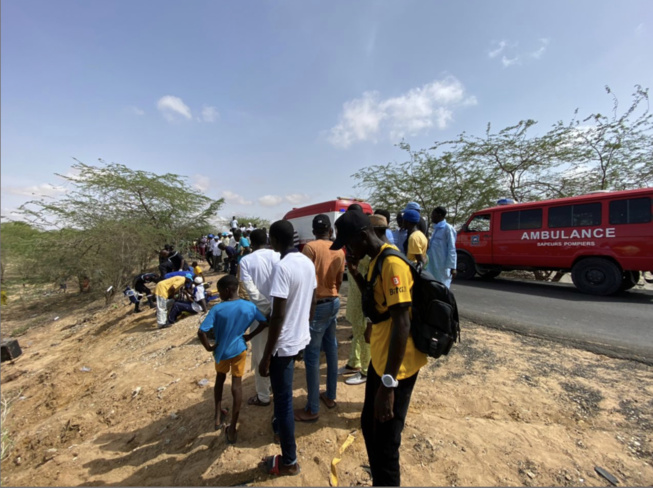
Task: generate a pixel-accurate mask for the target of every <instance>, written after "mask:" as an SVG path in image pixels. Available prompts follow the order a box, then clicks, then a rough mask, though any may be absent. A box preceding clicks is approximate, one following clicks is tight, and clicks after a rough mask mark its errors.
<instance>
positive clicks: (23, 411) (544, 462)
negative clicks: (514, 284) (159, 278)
mask: <svg viewBox="0 0 653 488" xmlns="http://www.w3.org/2000/svg"><path fill="white" fill-rule="evenodd" d="M214 281H215V279H214ZM344 291H345V292H346V289H345V290H344ZM46 300H48V301H47V302H46V303H42V304H40V305H39V306H38V307H37V308H35V305H34V304H31V305H30V304H25V303H23V302H16V301H14V303H10V305H9V306H8V307H7V308H3V316H2V319H3V320H2V332H3V334H6V333H7V331H11V330H13V329H15V328H16V327H19V326H20V325H22V324H24V323H25V321H26V320H30V321H32V322H34V321H39V323H41V324H42V325H41V326H37V327H33V328H31V329H30V330H29V331H28V332H27V334H25V335H24V336H21V337H20V343H21V345H22V346H23V347H24V354H23V356H22V357H21V358H19V359H18V360H16V361H14V362H13V363H3V364H2V369H1V373H2V375H1V380H2V397H3V399H8V400H12V399H13V400H14V401H13V403H12V409H11V411H10V413H9V415H8V418H7V420H6V422H5V425H3V428H8V429H9V431H10V436H11V438H12V440H13V449H12V450H11V452H10V454H9V456H8V457H7V458H6V459H5V460H4V461H3V462H2V475H1V476H2V477H1V481H2V484H3V485H31V486H37V485H59V486H61V485H142V486H144V485H168V486H170V485H214V486H215V485H237V484H245V483H251V484H256V485H270V486H288V485H290V486H320V485H328V484H329V471H330V463H331V460H332V458H333V457H334V456H335V455H336V453H337V451H338V448H339V446H340V445H341V444H342V443H343V442H344V441H345V439H346V438H347V435H348V434H349V433H350V432H352V431H354V430H356V429H358V428H359V418H360V411H361V407H362V400H363V390H364V387H363V386H359V387H352V386H347V385H345V384H344V383H342V382H340V383H339V385H338V407H337V408H336V409H334V410H333V411H331V410H330V411H325V409H323V411H322V412H321V418H320V420H319V421H318V422H317V423H315V424H298V425H297V442H298V448H299V453H300V463H301V467H302V473H301V474H300V475H299V476H298V477H295V478H282V479H271V478H269V477H267V476H266V475H263V474H260V473H259V471H258V470H257V469H256V465H257V462H258V460H259V459H260V458H261V457H262V456H264V455H269V454H274V453H277V452H278V447H277V446H275V445H274V444H272V442H271V441H272V439H271V431H270V426H269V422H270V418H271V414H272V410H271V407H267V408H261V407H253V406H247V405H244V406H243V410H242V412H241V422H240V426H239V438H238V443H237V444H236V445H235V446H228V445H227V444H226V442H225V440H224V435H223V433H221V432H214V431H212V428H211V427H212V421H211V416H212V408H213V407H212V401H213V400H212V388H211V387H212V385H213V376H214V369H213V365H212V357H211V356H210V355H209V353H207V352H205V351H204V349H203V348H202V346H201V345H200V344H199V342H198V341H197V339H196V335H195V333H196V327H197V319H196V318H186V319H184V320H182V321H180V322H179V323H178V324H176V325H175V326H174V327H172V328H171V329H167V330H163V331H158V330H156V329H155V318H154V311H150V310H148V311H146V312H144V313H141V314H138V315H134V314H132V312H131V308H130V307H128V306H125V305H123V304H119V305H118V306H116V307H112V308H109V309H102V308H100V307H99V305H98V304H87V305H85V306H83V307H81V306H80V303H79V298H75V297H73V296H67V297H51V298H48V299H46ZM343 303H346V300H343ZM343 308H344V307H343ZM34 313H38V314H39V315H38V316H37V317H32V316H31V315H33V314H34ZM54 316H60V317H61V318H60V319H59V320H57V321H53V317H54ZM16 317H25V319H24V320H17V319H16ZM349 335H350V328H349V327H348V325H347V323H346V322H345V321H344V319H340V322H339V324H338V337H339V340H340V345H341V347H340V349H339V357H340V363H341V365H343V364H344V363H345V361H346V358H347V355H348V352H349V346H350V342H349V340H348V337H349ZM83 367H86V368H90V371H88V372H82V371H81V368H83ZM322 372H323V374H324V373H325V369H324V368H323V370H322ZM204 378H206V379H208V380H209V382H210V383H209V386H208V387H202V386H199V384H198V382H199V381H200V380H202V379H204ZM322 381H323V382H324V379H323V380H322ZM244 389H245V391H244V398H245V399H246V398H247V397H249V396H250V395H251V394H253V391H254V385H253V373H252V372H248V373H247V375H246V377H245V380H244ZM305 398H306V391H305V379H304V368H303V364H299V365H298V367H297V370H296V375H295V404H296V406H303V405H304V402H305ZM225 400H226V402H225V403H226V404H227V405H230V403H231V398H230V396H229V395H228V394H227V396H226V397H225ZM652 435H653V368H651V367H649V366H645V365H642V364H639V363H634V362H628V361H622V360H615V359H610V358H607V357H604V356H597V355H594V354H591V353H588V352H585V351H581V350H576V349H572V348H565V347H564V346H562V345H559V344H555V343H551V342H547V341H543V340H538V339H532V338H526V337H521V336H518V335H514V334H510V333H505V332H500V331H496V330H490V329H485V328H482V327H479V326H476V325H474V324H470V323H464V324H463V342H462V344H460V345H458V346H456V348H455V350H454V352H453V353H452V354H451V355H450V356H449V357H448V358H446V359H444V360H441V361H437V362H431V363H429V365H428V366H426V367H424V368H423V369H422V371H421V372H420V377H419V379H418V382H417V386H416V389H415V392H414V396H413V400H412V403H411V408H410V411H409V414H408V419H407V425H406V428H405V430H404V435H403V445H402V448H401V463H402V484H404V485H413V486H433V485H468V486H492V485H502V486H523V485H533V486H536V485H537V486H542V485H546V486H579V485H587V486H608V482H607V481H606V480H604V479H603V478H600V477H599V476H598V475H597V474H596V473H595V472H594V467H595V466H601V467H603V468H605V469H606V470H607V471H609V472H611V473H612V474H614V475H615V476H616V477H617V478H619V479H620V480H621V482H622V484H627V485H650V484H651V483H652V482H653V467H651V461H652V454H651V453H652V450H653V449H652V447H651V442H652ZM355 436H356V440H355V441H354V443H353V444H352V445H351V446H350V447H349V448H348V449H347V451H346V452H345V454H344V456H343V459H342V462H341V463H340V464H339V465H338V474H339V480H340V485H343V486H344V485H370V484H371V482H370V477H369V475H368V473H367V472H366V470H365V468H364V466H365V465H366V464H367V459H366V453H365V448H364V443H363V439H362V437H361V435H360V431H359V430H358V431H357V432H356V433H355Z"/></svg>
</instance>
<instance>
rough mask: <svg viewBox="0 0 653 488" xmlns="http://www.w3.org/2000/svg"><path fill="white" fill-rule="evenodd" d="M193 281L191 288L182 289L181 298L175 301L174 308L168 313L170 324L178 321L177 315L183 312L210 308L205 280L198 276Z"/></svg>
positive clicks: (194, 311) (194, 312) (203, 310)
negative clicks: (207, 302) (207, 304)
mask: <svg viewBox="0 0 653 488" xmlns="http://www.w3.org/2000/svg"><path fill="white" fill-rule="evenodd" d="M193 281H194V283H193V285H191V286H190V289H184V290H183V291H182V293H181V294H182V297H181V299H180V300H175V303H173V304H172V308H171V309H170V313H169V314H168V323H169V324H170V325H172V324H174V323H175V322H176V321H177V317H178V316H179V314H180V313H182V312H188V313H192V314H196V313H200V312H206V311H207V310H208V307H207V306H206V293H205V289H204V280H203V279H202V278H201V277H199V276H197V277H195V279H194V280H193Z"/></svg>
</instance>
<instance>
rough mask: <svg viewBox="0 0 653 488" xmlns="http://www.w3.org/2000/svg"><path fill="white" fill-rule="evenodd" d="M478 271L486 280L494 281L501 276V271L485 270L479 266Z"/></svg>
mask: <svg viewBox="0 0 653 488" xmlns="http://www.w3.org/2000/svg"><path fill="white" fill-rule="evenodd" d="M476 271H477V272H478V274H479V276H480V277H481V278H483V279H484V280H492V279H494V278H496V277H497V276H499V275H500V274H501V270H500V269H492V268H483V267H481V266H478V267H477V269H476Z"/></svg>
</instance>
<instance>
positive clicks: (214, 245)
mask: <svg viewBox="0 0 653 488" xmlns="http://www.w3.org/2000/svg"><path fill="white" fill-rule="evenodd" d="M218 244H220V241H216V240H211V252H212V253H213V255H214V256H217V255H218V254H220V252H221V251H220V248H219V247H218Z"/></svg>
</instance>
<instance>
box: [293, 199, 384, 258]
mask: <svg viewBox="0 0 653 488" xmlns="http://www.w3.org/2000/svg"><path fill="white" fill-rule="evenodd" d="M353 203H358V204H359V205H360V206H361V207H362V208H363V212H364V213H366V214H368V215H372V206H371V205H370V204H369V203H366V202H364V201H363V200H361V199H359V198H341V197H338V198H337V199H336V200H329V201H328V202H322V203H314V204H313V205H307V206H305V207H299V208H293V209H292V210H291V211H290V212H288V213H287V214H286V215H285V216H284V217H283V218H284V220H288V221H290V223H292V225H293V227H294V228H295V234H296V235H295V239H298V240H299V249H301V248H303V247H304V244H306V243H307V242H309V241H312V240H315V236H314V235H313V218H314V217H315V216H316V215H319V214H325V215H328V216H329V219H330V220H331V226H333V224H334V223H335V221H336V219H337V218H338V217H340V215H341V214H343V213H344V212H345V211H346V210H347V208H348V207H349V205H351V204H353Z"/></svg>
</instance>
